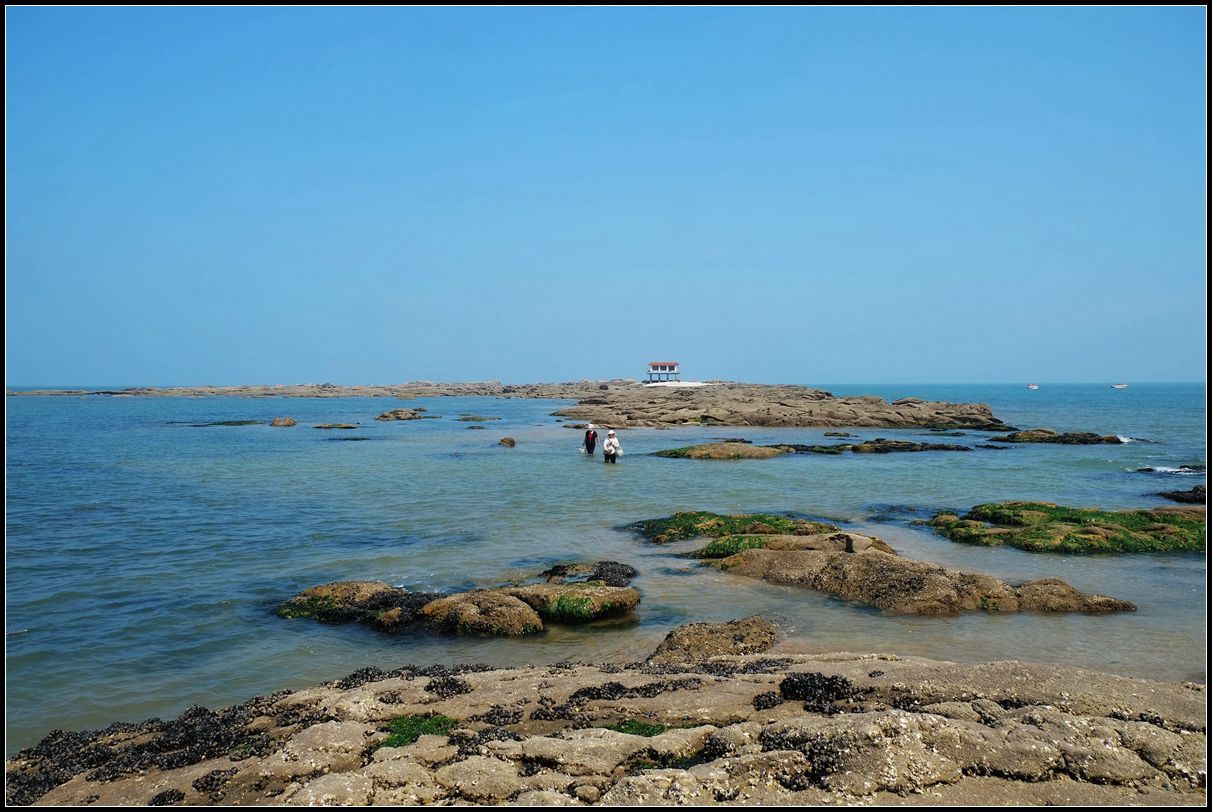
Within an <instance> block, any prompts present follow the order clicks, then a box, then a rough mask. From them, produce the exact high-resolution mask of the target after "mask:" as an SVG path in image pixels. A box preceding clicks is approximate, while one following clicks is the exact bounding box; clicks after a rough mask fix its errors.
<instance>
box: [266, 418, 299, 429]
mask: <svg viewBox="0 0 1212 812" xmlns="http://www.w3.org/2000/svg"><path fill="white" fill-rule="evenodd" d="M269 425H271V426H282V427H287V428H289V427H290V426H297V425H299V421H298V420H295V419H294V418H293V417H275V418H274V419H273V420H271V421H269Z"/></svg>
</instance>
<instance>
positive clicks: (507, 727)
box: [5, 621, 1207, 806]
mask: <svg viewBox="0 0 1212 812" xmlns="http://www.w3.org/2000/svg"><path fill="white" fill-rule="evenodd" d="M743 624H746V621H737V625H738V626H740V625H743ZM723 625H727V624H723ZM755 637H757V638H761V639H755V640H754V645H755V646H758V647H762V646H764V644H765V642H766V640H765V637H764V634H763V632H762V631H761V629H758V628H754V629H751V630H750V631H746V632H742V633H741V634H739V638H740V645H742V646H745V645H746V643H745V640H748V639H752V638H755ZM696 638H698V639H700V640H701V641H702V642H701V643H700V644H694V643H693V642H691V643H690V644H689V645H688V646H687V647H685V648H681V647H679V646H678V645H677V644H676V642H677V641H678V640H681V641H692V640H694V639H696ZM718 639H719V638H718V636H716V635H714V634H712V633H711V630H705V633H699V632H696V631H694V630H689V629H686V628H685V627H683V629H680V630H677V631H676V632H675V633H674V634H672V635H670V638H668V639H667V640H666V644H662V648H663V649H664V650H665V652H667V653H668V652H672V651H675V650H679V651H684V652H685V656H679V657H669V658H666V657H664V656H659V657H658V656H656V655H654V657H653V658H652V660H651V661H650V662H647V663H642V662H636V663H631V664H608V665H583V664H571V663H562V664H557V665H553V666H538V667H534V666H531V667H521V668H501V669H491V668H488V667H486V666H474V665H472V666H459V667H455V668H443V667H441V666H432V667H426V668H419V667H415V666H406V667H404V668H398V669H395V670H390V671H387V670H382V669H379V668H374V667H368V668H363V669H360V670H358V671H355V672H354V673H352V674H349V675H348V676H347V677H345V678H343V679H340V680H336V681H334V682H330V683H326V684H324V685H319V686H316V687H312V688H307V689H305V690H301V691H296V692H290V691H282V692H279V693H276V694H272V695H270V696H264V697H255V698H253V699H251V700H249V701H247V702H244V703H242V704H240V705H234V706H232V707H228V708H224V709H221V710H218V711H211V710H207V709H205V708H201V707H196V706H195V707H191V708H190V709H189V710H187V711H186V712H185V713H183V714H182V715H181V716H180V717H179V718H177V719H174V720H168V721H162V720H159V719H152V720H148V721H145V722H140V723H136V724H115V725H112V726H111V727H109V728H107V729H105V730H99V731H86V732H80V733H69V732H64V731H55V732H53V733H51V734H49V735H48V736H47V737H46V738H45V739H44V740H43V741H42V742H40V743H39V744H38V745H36V746H34V747H31V748H27V749H25V750H22V751H20V752H18V753H16V754H15V755H13V756H12V757H11V758H10V759H9V760H8V761H7V763H6V768H5V774H6V783H5V790H6V801H7V802H8V803H10V804H18V805H25V804H31V803H34V802H37V803H40V804H46V805H61V806H65V805H86V804H87V805H94V806H109V805H126V806H130V805H162V804H185V805H199V804H201V805H207V804H220V803H221V804H224V805H247V804H265V805H283V804H287V805H364V804H373V805H417V804H439V805H463V804H479V805H499V804H506V803H510V804H517V805H544V806H548V805H550V806H554V805H563V806H567V805H582V804H602V805H625V804H629V805H637V804H638V805H667V804H668V805H672V804H680V805H688V804H692V805H717V804H743V805H771V806H773V805H791V806H801V805H825V804H830V805H836V804H862V805H889V804H891V805H901V804H920V803H922V802H927V803H934V804H945V805H991V804H992V805H998V804H1024V805H1025V804H1031V805H1050V804H1069V805H1072V804H1105V805H1140V804H1144V805H1151V804H1163V805H1164V804H1190V805H1196V806H1203V805H1204V804H1205V801H1206V797H1205V785H1206V776H1207V767H1206V751H1207V739H1206V728H1205V720H1206V712H1207V702H1206V699H1207V697H1206V688H1205V687H1204V686H1202V685H1195V684H1192V683H1183V684H1176V683H1163V682H1151V681H1147V680H1136V679H1126V678H1123V677H1117V676H1112V675H1109V674H1101V673H1097V672H1093V671H1086V670H1081V669H1077V668H1068V667H1059V666H1048V665H1028V664H1023V663H1017V662H998V663H985V664H975V665H974V664H959V663H947V662H938V661H932V660H925V659H920V658H915V657H898V656H896V655H892V654H849V653H837V654H823V655H793V656H782V657H780V656H777V655H775V654H772V653H760V654H749V655H742V656H715V655H713V649H714V648H715V646H716V641H718ZM776 651H777V649H776Z"/></svg>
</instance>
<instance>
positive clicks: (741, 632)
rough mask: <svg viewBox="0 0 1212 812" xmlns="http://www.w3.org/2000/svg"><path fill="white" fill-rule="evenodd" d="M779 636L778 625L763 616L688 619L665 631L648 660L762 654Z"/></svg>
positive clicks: (680, 660)
mask: <svg viewBox="0 0 1212 812" xmlns="http://www.w3.org/2000/svg"><path fill="white" fill-rule="evenodd" d="M777 639H778V627H777V626H776V625H775V624H774V623H772V622H771V621H769V620H767V619H766V618H763V617H746V618H740V619H739V620H731V621H729V622H727V623H687V624H686V625H684V626H679V627H677V628H676V629H674V630H673V631H671V632H670V633H669V634H667V635H665V639H664V640H662V641H661V644H660V645H659V646H657V650H656V651H654V652H653V653H652V654H651V655H649V657H648V660H647V662H649V663H654V664H657V665H660V664H663V663H693V662H702V661H703V660H706V659H708V658H710V657H718V656H720V655H722V654H760V653H762V652H763V651H769V650H770V649H771V647H773V646H774V643H775V641H776V640H777Z"/></svg>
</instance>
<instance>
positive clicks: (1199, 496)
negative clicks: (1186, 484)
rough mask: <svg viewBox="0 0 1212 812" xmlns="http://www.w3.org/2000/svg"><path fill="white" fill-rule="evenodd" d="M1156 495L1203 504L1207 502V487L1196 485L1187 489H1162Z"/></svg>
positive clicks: (1189, 503) (1190, 503) (1191, 503)
mask: <svg viewBox="0 0 1212 812" xmlns="http://www.w3.org/2000/svg"><path fill="white" fill-rule="evenodd" d="M1158 496H1164V497H1166V498H1167V499H1170V500H1172V501H1174V502H1183V503H1185V504H1188V505H1204V504H1207V502H1208V488H1207V486H1205V485H1196V486H1195V487H1194V488H1192V489H1191V490H1189V491H1162V492H1161V493H1159V494H1158Z"/></svg>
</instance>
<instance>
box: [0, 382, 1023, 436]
mask: <svg viewBox="0 0 1212 812" xmlns="http://www.w3.org/2000/svg"><path fill="white" fill-rule="evenodd" d="M7 394H8V395H10V396H11V395H76V396H79V395H84V394H91V395H109V396H114V397H212V396H225V397H250V398H272V397H390V398H400V399H405V400H412V399H415V398H421V397H442V396H466V395H481V396H492V397H517V398H570V399H575V400H577V401H578V402H577V404H576V405H575V406H569V407H567V408H564V409H561V410H559V411H557V412H555V413H554V414H555V415H557V416H560V417H571V418H575V419H577V420H588V421H590V422H593V423H599V424H602V425H606V426H612V427H615V428H631V427H643V426H648V427H664V426H685V425H706V426H711V425H716V426H770V427H796V426H822V427H839V426H857V427H867V428H949V429H950V428H966V429H975V430H987V431H1012V430H1013V428H1014V427H1012V426H1008V425H1006V424H1005V423H1003V422H1002V421H1001V420H999V419H998V418H996V417H994V415H993V412H992V411H991V410H990V408H989V406H988V405H986V404H983V403H945V402H940V401H925V400H921V399H919V398H901V399H900V400H895V401H893V402H891V403H888V402H886V401H884V400H883V399H882V398H878V397H874V396H870V395H867V396H857V397H834V396H833V395H832V394H830V393H829V392H826V391H823V390H821V389H812V388H810V387H807V386H792V385H768V384H748V383H730V382H713V383H711V384H710V385H705V386H695V387H659V386H645V385H642V384H638V383H636V382H634V381H622V380H613V381H580V382H573V383H548V384H522V385H516V386H513V385H506V384H501V383H499V382H495V381H490V382H483V383H433V382H429V381H414V382H411V383H405V384H396V385H390V386H336V385H335V384H300V385H289V386H288V385H275V386H197V387H175V388H157V387H134V388H131V389H119V390H100V391H93V392H84V391H82V390H40V391H13V390H9V391H8V392H7Z"/></svg>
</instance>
